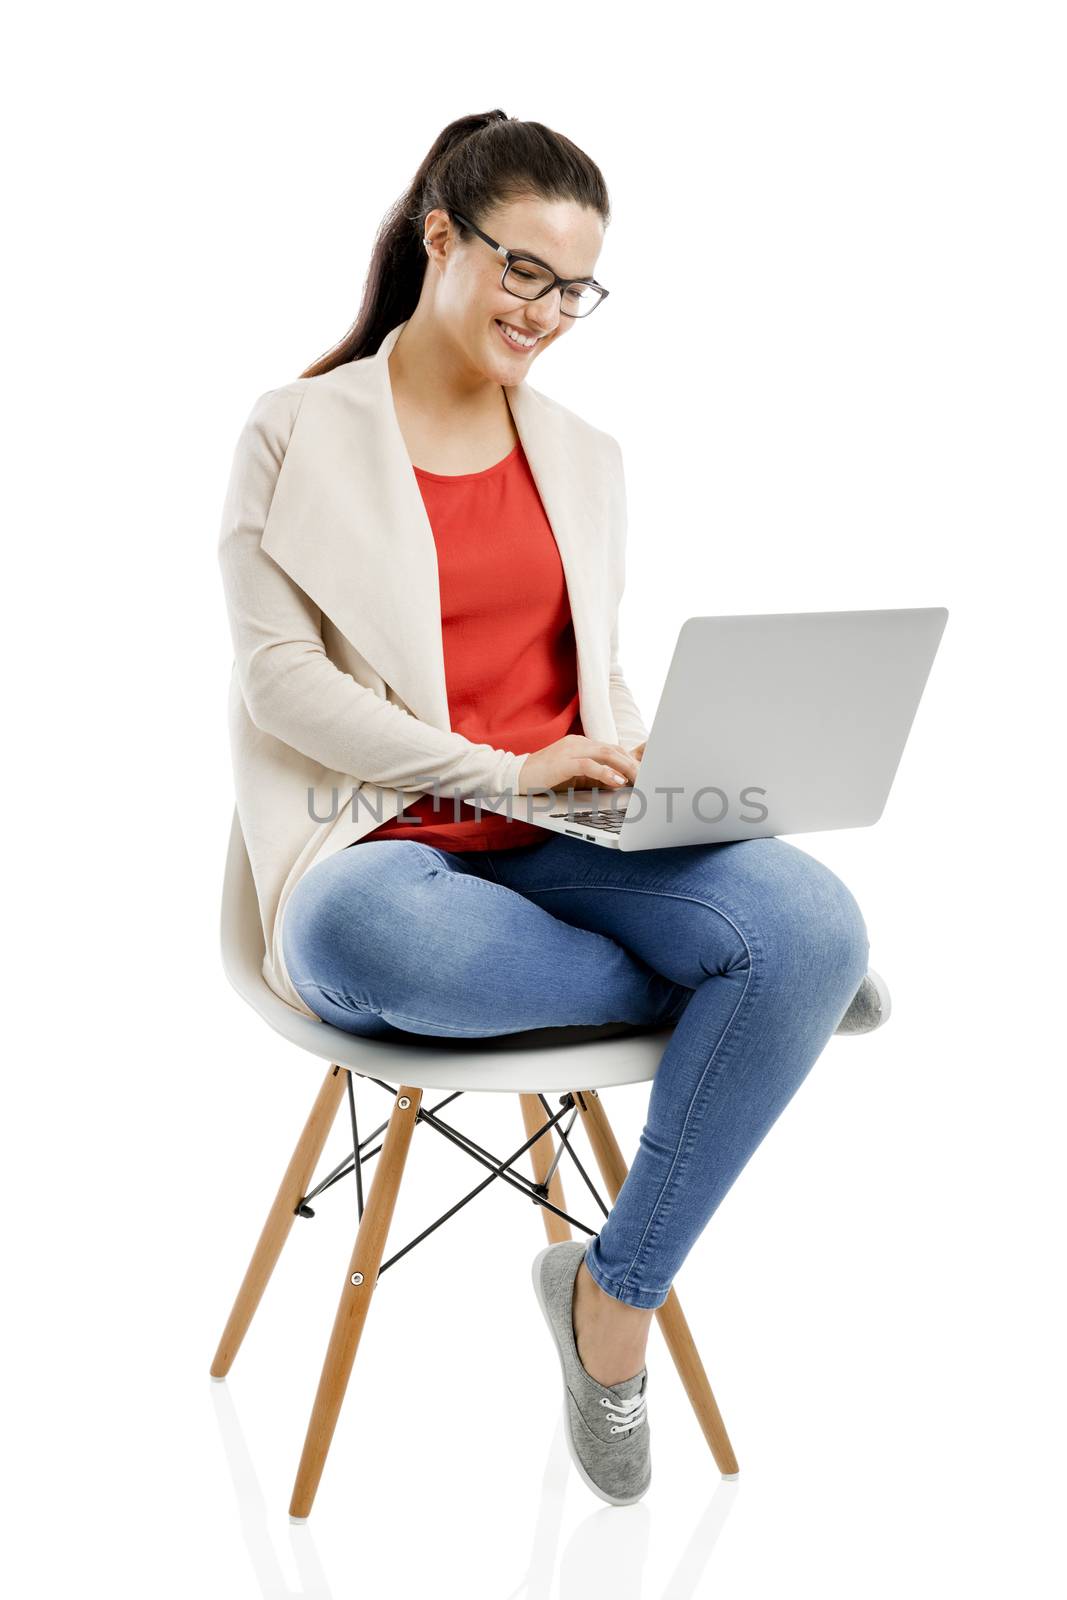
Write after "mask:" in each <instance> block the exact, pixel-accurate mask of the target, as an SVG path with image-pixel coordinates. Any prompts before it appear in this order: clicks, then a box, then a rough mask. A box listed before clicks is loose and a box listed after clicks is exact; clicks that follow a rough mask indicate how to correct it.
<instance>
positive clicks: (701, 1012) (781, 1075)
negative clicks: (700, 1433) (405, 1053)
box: [282, 833, 868, 1308]
mask: <svg viewBox="0 0 1067 1600" xmlns="http://www.w3.org/2000/svg"><path fill="white" fill-rule="evenodd" d="M282 948H283V952H284V955H285V962H286V967H287V968H288V972H289V976H290V978H291V980H292V982H293V984H294V985H295V987H296V989H297V991H298V993H299V994H300V995H301V996H302V998H303V999H304V1001H305V1002H306V1004H307V1005H308V1006H309V1007H310V1008H311V1010H312V1011H314V1012H315V1014H316V1015H317V1016H320V1017H322V1018H323V1019H324V1020H325V1021H326V1022H330V1023H332V1024H333V1025H334V1026H335V1027H338V1028H343V1029H344V1030H345V1031H346V1032H349V1033H359V1034H366V1035H370V1036H372V1037H375V1038H384V1037H389V1036H390V1035H395V1034H398V1033H399V1034H400V1035H401V1036H405V1035H409V1034H412V1033H414V1034H435V1035H438V1036H442V1037H444V1036H452V1037H459V1038H480V1037H484V1036H486V1035H492V1034H506V1033H514V1032H517V1031H520V1030H523V1029H528V1028H542V1027H559V1026H563V1025H567V1024H590V1023H605V1022H614V1021H624V1022H630V1023H634V1024H640V1025H647V1026H656V1025H657V1024H658V1025H666V1024H669V1023H675V1024H676V1026H675V1028H674V1031H673V1033H672V1034H671V1037H670V1039H669V1042H668V1044H667V1047H666V1050H665V1051H664V1053H663V1056H662V1058H661V1060H660V1064H659V1068H658V1070H657V1073H656V1076H655V1078H654V1079H653V1082H652V1089H651V1093H650V1096H649V1105H648V1118H647V1121H646V1123H645V1126H644V1129H643V1131H642V1133H641V1138H640V1145H639V1149H638V1151H637V1154H636V1155H635V1157H634V1161H633V1165H632V1166H631V1168H630V1171H629V1175H628V1176H627V1179H626V1182H625V1183H624V1184H623V1186H622V1189H621V1190H620V1192H619V1195H618V1197H617V1199H616V1202H615V1205H614V1207H613V1208H612V1210H611V1213H610V1215H609V1216H608V1218H607V1220H606V1221H605V1223H604V1225H603V1227H602V1228H601V1230H600V1232H599V1234H598V1235H596V1237H594V1238H593V1239H592V1241H591V1242H590V1244H589V1247H588V1249H587V1252H586V1265H587V1266H588V1268H589V1271H590V1273H591V1275H592V1277H593V1278H594V1279H595V1281H596V1282H597V1283H598V1284H599V1285H600V1287H601V1288H602V1289H603V1290H604V1291H605V1292H606V1293H607V1294H609V1295H611V1296H613V1297H614V1298H615V1299H617V1300H621V1301H624V1302H625V1303H626V1304H627V1305H631V1306H640V1307H645V1308H651V1307H656V1306H660V1305H662V1304H663V1302H664V1300H665V1299H666V1298H667V1294H668V1292H669V1291H670V1287H671V1283H672V1280H673V1279H674V1276H675V1274H676V1272H677V1271H678V1269H679V1267H680V1266H681V1264H682V1262H683V1261H684V1260H685V1257H686V1255H687V1254H688V1252H689V1250H690V1249H691V1247H692V1245H693V1244H694V1243H695V1241H696V1239H697V1238H698V1236H699V1235H700V1233H701V1232H702V1231H703V1229H704V1228H705V1226H706V1225H707V1223H708V1221H709V1219H710V1218H711V1216H712V1214H713V1212H714V1211H715V1209H716V1207H717V1206H718V1205H719V1202H720V1201H721V1200H722V1199H723V1197H724V1196H725V1194H726V1192H727V1190H728V1189H729V1188H730V1186H731V1185H732V1184H733V1182H734V1180H735V1178H736V1177H737V1176H738V1174H739V1173H740V1171H741V1169H742V1168H743V1167H744V1166H745V1164H746V1162H747V1161H748V1159H749V1157H750V1156H751V1155H752V1154H753V1152H754V1151H755V1150H756V1148H757V1146H758V1145H759V1144H760V1143H761V1141H762V1140H763V1138H764V1136H765V1134H766V1133H767V1132H768V1130H769V1129H770V1128H771V1126H772V1125H773V1123H774V1122H775V1121H776V1119H777V1118H778V1117H779V1116H780V1115H781V1113H782V1111H783V1110H784V1109H785V1107H786V1105H787V1104H788V1103H789V1101H790V1100H791V1099H792V1097H793V1095H794V1094H795V1093H796V1091H797V1089H798V1088H799V1087H800V1085H801V1083H802V1082H803V1081H804V1079H805V1077H806V1076H807V1074H808V1072H809V1071H810V1069H811V1068H812V1066H813V1065H814V1063H815V1061H816V1060H817V1059H818V1057H819V1055H820V1054H821V1052H822V1050H823V1047H824V1046H825V1045H826V1043H827V1041H828V1040H829V1039H830V1037H831V1035H832V1034H833V1032H834V1029H835V1028H836V1026H837V1024H838V1022H839V1021H840V1020H841V1018H842V1016H843V1015H844V1013H845V1011H846V1009H847V1008H848V1005H849V1003H850V1001H851V1000H852V997H853V995H854V994H855V992H856V990H857V989H858V988H859V985H860V983H861V981H862V979H863V976H864V974H865V973H866V971H867V955H868V942H867V930H866V926H865V924H864V920H863V916H862V914H861V912H860V910H859V907H858V906H857V904H856V901H855V900H854V899H853V897H852V894H851V893H850V891H849V890H848V889H847V888H846V887H845V885H844V884H843V883H842V882H841V880H840V879H839V878H838V877H836V876H835V874H834V873H833V872H831V871H830V869H829V868H828V867H826V866H824V865H823V864H822V863H821V862H819V861H817V860H816V859H815V858H814V857H813V856H810V855H808V854H806V852H805V851H803V850H801V849H798V848H797V846H795V845H793V844H790V843H788V842H787V841H786V840H784V839H779V838H761V839H743V840H738V841H736V842H733V843H727V844H706V845H685V846H681V847H679V848H674V849H659V850H643V851H632V852H631V851H622V850H607V849H604V848H603V847H602V846H599V845H592V844H588V843H586V842H585V841H584V840H580V839H573V838H571V837H569V836H568V835H566V834H557V833H546V835H545V840H544V842H543V843H542V842H540V841H538V842H537V843H534V844H531V845H523V846H520V847H519V848H516V849H511V850H486V851H472V852H467V853H463V854H459V853H452V852H449V851H445V850H439V849H437V848H436V847H435V846H433V845H428V844H423V843H421V842H420V841H419V840H417V839H377V840H368V841H367V842H365V843H359V844H356V845H353V846H349V847H348V848H347V849H344V850H339V851H337V852H336V853H335V854H334V855H332V856H329V857H327V859H326V860H325V861H321V862H319V863H318V865H317V866H315V867H313V868H312V869H311V870H310V872H307V873H306V874H305V875H304V877H303V878H302V879H301V880H300V882H299V883H298V884H297V886H296V888H295V889H294V891H293V893H292V895H291V897H290V899H289V902H288V905H287V906H286V910H285V917H284V922H283V926H282ZM580 1087H581V1085H580V1084H576V1085H575V1088H580Z"/></svg>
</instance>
